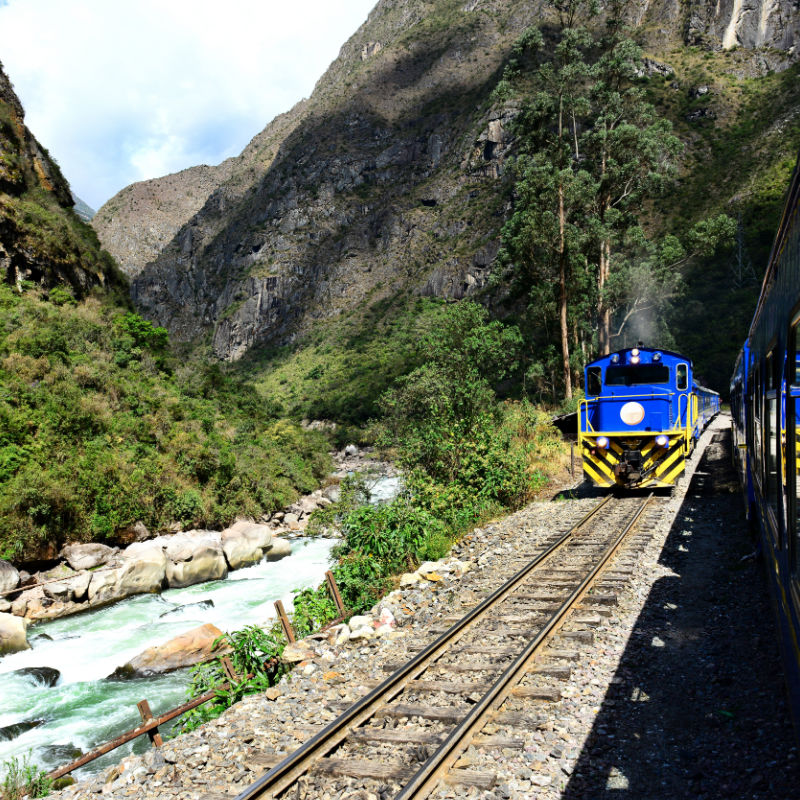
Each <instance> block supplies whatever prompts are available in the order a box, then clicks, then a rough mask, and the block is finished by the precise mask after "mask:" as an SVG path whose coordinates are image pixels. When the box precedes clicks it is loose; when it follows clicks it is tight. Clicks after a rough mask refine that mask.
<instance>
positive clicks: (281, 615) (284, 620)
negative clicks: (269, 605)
mask: <svg viewBox="0 0 800 800" xmlns="http://www.w3.org/2000/svg"><path fill="white" fill-rule="evenodd" d="M275 610H276V611H277V612H278V619H279V620H280V621H281V627H282V628H283V632H284V633H285V634H286V638H287V639H288V640H289V644H293V643H294V641H295V638H294V631H293V630H292V624H291V623H290V622H289V617H287V616H286V611H285V610H284V608H283V601H282V600H276V601H275Z"/></svg>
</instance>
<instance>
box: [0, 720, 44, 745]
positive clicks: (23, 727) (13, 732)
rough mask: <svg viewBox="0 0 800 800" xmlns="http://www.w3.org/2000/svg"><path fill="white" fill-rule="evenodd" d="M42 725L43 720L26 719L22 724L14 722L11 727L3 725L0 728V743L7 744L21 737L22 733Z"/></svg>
mask: <svg viewBox="0 0 800 800" xmlns="http://www.w3.org/2000/svg"><path fill="white" fill-rule="evenodd" d="M41 725H44V720H43V719H26V720H23V721H22V722H14V723H13V724H11V725H5V726H4V727H2V728H0V742H8V741H10V740H11V739H16V738H17V736H22V734H23V733H27V732H28V731H32V730H33V729H34V728H38V727H39V726H41Z"/></svg>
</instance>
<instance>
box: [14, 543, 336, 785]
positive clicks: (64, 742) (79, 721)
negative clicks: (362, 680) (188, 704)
mask: <svg viewBox="0 0 800 800" xmlns="http://www.w3.org/2000/svg"><path fill="white" fill-rule="evenodd" d="M334 544H335V540H333V539H297V540H295V541H294V542H293V550H294V552H293V553H292V555H291V556H288V557H287V558H284V559H283V560H281V561H277V562H271V563H270V562H266V561H262V562H261V563H260V564H256V565H254V566H252V567H247V568H245V569H240V570H236V571H235V572H232V573H231V574H230V576H229V577H228V578H227V579H226V580H220V581H210V582H208V583H202V584H197V585H196V586H190V587H187V588H186V589H170V590H168V591H166V592H163V593H162V594H160V595H154V594H151V595H139V596H136V597H131V598H129V599H127V600H122V601H120V602H119V603H115V604H114V605H111V606H108V607H106V608H103V609H99V610H97V611H89V612H86V613H84V614H78V615H76V616H72V617H65V618H64V619H58V620H53V621H50V622H41V623H38V624H37V625H35V626H32V627H31V628H30V629H29V631H28V639H29V641H30V643H31V646H32V649H31V650H26V651H24V652H21V653H15V654H14V655H9V656H5V657H4V658H0V729H2V728H4V727H6V726H9V725H14V724H16V723H21V722H33V721H37V720H41V721H42V722H41V724H38V725H37V727H34V728H31V729H30V730H27V731H25V732H24V733H21V734H20V735H18V736H16V737H15V738H12V739H10V740H9V739H6V740H4V739H3V738H2V736H3V735H2V733H0V762H3V761H6V760H7V759H9V758H10V757H12V756H17V757H22V756H24V755H25V754H28V753H30V757H31V762H32V763H34V764H36V765H37V766H39V767H41V768H43V769H46V770H50V769H54V768H55V767H58V766H61V765H63V764H65V763H67V762H69V761H71V760H72V759H73V758H75V757H77V755H79V754H80V753H79V752H78V751H79V750H80V751H83V752H88V751H89V750H91V749H92V748H93V747H95V746H97V745H98V744H102V743H104V742H106V741H108V740H109V739H112V738H114V737H115V736H117V735H119V734H120V733H122V732H123V731H125V730H128V729H129V728H133V727H134V726H136V725H137V724H138V723H139V721H140V718H139V713H138V711H137V709H136V703H137V702H138V701H140V700H142V699H147V700H148V702H149V703H150V708H151V709H152V711H153V713H154V714H156V715H157V714H160V713H163V712H164V711H167V710H169V709H170V708H173V707H175V706H177V705H180V704H181V703H182V702H184V701H185V700H186V689H187V686H188V684H189V675H188V671H187V670H180V671H178V672H174V673H172V674H169V675H165V676H163V677H160V678H147V679H142V680H135V681H109V680H105V678H106V677H107V676H108V675H110V674H111V673H112V672H113V671H114V670H115V669H116V667H118V666H120V665H121V664H124V663H125V662H126V661H128V660H129V659H131V658H132V657H133V656H135V655H136V654H137V653H139V652H141V651H142V650H144V649H145V648H147V647H151V646H152V645H155V644H159V643H163V642H166V641H168V640H169V639H171V638H173V637H174V636H177V635H178V634H180V633H183V632H185V631H187V630H190V629H191V628H194V627H196V626H198V625H202V624H203V623H206V622H211V623H213V624H214V625H216V626H217V627H219V628H221V629H222V630H227V631H230V630H236V629H238V628H242V627H243V626H245V625H249V624H255V623H261V622H265V621H266V620H268V619H270V618H272V617H274V609H273V605H272V604H273V601H275V600H278V599H283V601H284V604H287V603H288V601H290V600H291V597H292V590H293V589H297V588H303V587H307V586H314V585H317V584H319V583H320V582H321V581H322V579H323V577H324V573H325V570H326V569H328V566H329V553H330V550H331V547H332V546H333V545H334ZM204 600H210V601H212V602H213V607H209V605H208V604H203V605H202V606H201V605H197V604H198V603H200V601H204ZM24 667H53V668H55V669H57V670H59V672H60V673H61V676H60V678H59V679H58V682H57V683H56V684H55V685H54V686H47V685H44V684H43V683H41V682H39V681H37V680H36V678H35V677H33V676H31V675H14V674H10V673H13V672H14V671H15V670H19V669H22V668H24ZM148 746H149V742H148V739H147V737H146V736H145V737H141V738H140V739H138V740H137V742H136V744H135V745H130V744H129V745H125V746H124V747H122V748H120V749H118V750H116V751H113V752H112V753H109V754H108V755H107V756H104V757H103V758H102V759H98V760H97V761H95V762H93V763H92V764H90V765H88V766H87V767H84V768H83V770H81V771H79V772H76V775H87V774H90V773H94V772H97V771H99V770H100V769H102V768H104V767H105V766H108V765H109V764H111V763H116V762H117V761H119V759H120V758H122V757H123V756H124V755H126V754H127V753H129V752H130V751H131V748H132V747H135V748H136V750H137V751H141V750H143V749H144V748H146V747H148ZM3 772H5V770H4V769H3V768H2V766H0V776H1V775H2V773H3Z"/></svg>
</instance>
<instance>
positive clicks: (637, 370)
mask: <svg viewBox="0 0 800 800" xmlns="http://www.w3.org/2000/svg"><path fill="white" fill-rule="evenodd" d="M653 383H669V367H666V366H664V364H632V365H630V366H618V367H608V368H607V369H606V386H642V385H645V384H653Z"/></svg>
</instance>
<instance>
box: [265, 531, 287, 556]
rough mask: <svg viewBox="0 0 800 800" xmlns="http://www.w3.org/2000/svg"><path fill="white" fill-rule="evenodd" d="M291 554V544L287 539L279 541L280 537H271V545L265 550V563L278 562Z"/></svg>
mask: <svg viewBox="0 0 800 800" xmlns="http://www.w3.org/2000/svg"><path fill="white" fill-rule="evenodd" d="M291 554H292V543H291V542H290V541H289V540H288V539H281V537H280V536H273V537H272V545H271V546H270V548H269V550H267V561H280V560H281V559H282V558H286V556H290V555H291Z"/></svg>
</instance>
